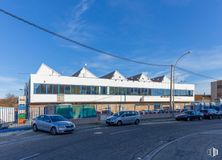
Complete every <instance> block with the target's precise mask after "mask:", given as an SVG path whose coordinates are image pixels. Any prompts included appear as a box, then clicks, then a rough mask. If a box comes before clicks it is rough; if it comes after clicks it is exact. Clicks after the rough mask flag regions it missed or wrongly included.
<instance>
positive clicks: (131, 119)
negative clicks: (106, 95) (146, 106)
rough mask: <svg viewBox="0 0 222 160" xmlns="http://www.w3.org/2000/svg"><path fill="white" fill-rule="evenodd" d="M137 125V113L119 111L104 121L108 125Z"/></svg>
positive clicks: (138, 119)
mask: <svg viewBox="0 0 222 160" xmlns="http://www.w3.org/2000/svg"><path fill="white" fill-rule="evenodd" d="M132 123H134V124H139V123H140V114H139V113H138V112H137V111H120V112H118V113H115V114H114V115H112V116H110V117H108V118H107V119H106V124H108V125H118V126H120V125H122V124H132Z"/></svg>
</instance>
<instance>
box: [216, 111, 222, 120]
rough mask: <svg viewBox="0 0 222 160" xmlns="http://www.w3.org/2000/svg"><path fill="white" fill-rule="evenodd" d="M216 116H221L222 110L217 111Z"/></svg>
mask: <svg viewBox="0 0 222 160" xmlns="http://www.w3.org/2000/svg"><path fill="white" fill-rule="evenodd" d="M217 118H219V119H221V118H222V111H217Z"/></svg>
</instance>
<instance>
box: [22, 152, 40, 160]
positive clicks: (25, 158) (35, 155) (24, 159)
mask: <svg viewBox="0 0 222 160" xmlns="http://www.w3.org/2000/svg"><path fill="white" fill-rule="evenodd" d="M39 155H40V153H35V154H33V155H31V156H28V157H24V158H21V159H19V160H27V159H31V158H34V157H37V156H39Z"/></svg>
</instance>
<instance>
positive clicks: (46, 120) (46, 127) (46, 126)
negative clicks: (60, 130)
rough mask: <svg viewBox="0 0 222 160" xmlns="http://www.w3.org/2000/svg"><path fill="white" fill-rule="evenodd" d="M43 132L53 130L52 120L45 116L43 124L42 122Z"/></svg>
mask: <svg viewBox="0 0 222 160" xmlns="http://www.w3.org/2000/svg"><path fill="white" fill-rule="evenodd" d="M42 128H43V129H42V130H44V131H50V129H51V119H50V117H49V116H46V115H45V116H44V118H43V122H42Z"/></svg>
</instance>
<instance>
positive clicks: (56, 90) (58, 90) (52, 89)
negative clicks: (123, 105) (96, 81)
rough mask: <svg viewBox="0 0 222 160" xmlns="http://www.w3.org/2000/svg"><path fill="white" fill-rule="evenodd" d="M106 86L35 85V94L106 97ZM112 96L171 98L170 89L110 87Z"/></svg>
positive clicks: (179, 93)
mask: <svg viewBox="0 0 222 160" xmlns="http://www.w3.org/2000/svg"><path fill="white" fill-rule="evenodd" d="M107 93H108V87H106V86H100V87H99V86H78V85H57V84H38V83H34V94H94V95H96V94H101V95H106V94H107ZM109 94H110V95H139V96H141V95H145V96H146V95H151V96H170V89H156V88H152V89H149V88H126V87H109ZM174 96H193V90H180V89H176V90H174Z"/></svg>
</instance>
